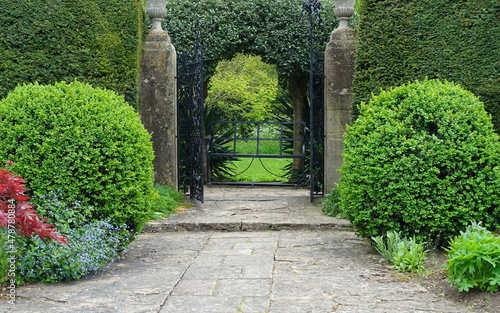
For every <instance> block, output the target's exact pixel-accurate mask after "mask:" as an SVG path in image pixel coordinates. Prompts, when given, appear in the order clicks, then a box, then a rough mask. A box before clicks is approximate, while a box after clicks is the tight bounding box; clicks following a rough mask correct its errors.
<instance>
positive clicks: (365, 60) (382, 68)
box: [354, 0, 500, 132]
mask: <svg viewBox="0 0 500 313" xmlns="http://www.w3.org/2000/svg"><path fill="white" fill-rule="evenodd" d="M356 9H357V13H358V18H359V20H358V40H359V42H358V49H357V64H356V77H355V80H354V93H355V101H354V102H355V107H357V106H358V105H359V103H361V102H362V101H367V100H368V99H369V98H370V95H371V93H375V94H378V93H379V91H380V88H384V89H388V88H390V87H395V86H399V85H402V84H405V83H406V82H409V81H414V80H417V79H419V80H421V79H425V78H426V77H427V78H429V79H432V78H440V79H447V80H448V81H453V82H455V83H459V84H461V85H462V86H463V87H464V88H466V89H467V90H469V91H471V92H473V93H474V94H476V95H478V96H479V97H480V98H481V100H482V101H483V102H484V103H485V107H486V110H487V111H488V112H489V113H491V114H492V115H493V123H494V125H495V129H496V131H497V132H500V75H499V73H500V23H499V20H500V2H499V1H498V0H453V1H450V0H357V8H356Z"/></svg>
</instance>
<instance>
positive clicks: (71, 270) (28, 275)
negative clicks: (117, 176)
mask: <svg viewBox="0 0 500 313" xmlns="http://www.w3.org/2000/svg"><path fill="white" fill-rule="evenodd" d="M65 235H66V236H68V237H69V238H68V240H67V241H68V244H67V245H65V244H62V243H60V242H55V241H52V240H51V241H44V240H41V239H40V238H39V237H38V236H34V237H31V238H26V239H25V240H24V242H23V246H22V251H23V253H22V254H21V255H20V256H19V258H18V268H19V275H20V276H21V277H22V279H23V280H24V281H39V282H44V283H55V282H60V281H69V280H75V279H81V278H88V277H89V276H90V275H92V274H95V273H98V272H100V271H104V270H106V269H107V268H108V267H109V265H110V264H111V263H113V262H114V261H115V260H116V259H118V258H119V256H120V254H121V252H123V251H124V247H126V245H127V243H128V242H129V241H130V232H129V231H128V230H127V229H126V225H121V226H119V227H117V226H114V225H112V224H110V223H109V222H106V221H96V222H92V223H88V224H85V225H83V226H81V227H78V228H74V229H71V230H70V231H68V232H67V233H65Z"/></svg>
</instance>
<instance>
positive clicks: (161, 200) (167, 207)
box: [149, 184, 184, 219]
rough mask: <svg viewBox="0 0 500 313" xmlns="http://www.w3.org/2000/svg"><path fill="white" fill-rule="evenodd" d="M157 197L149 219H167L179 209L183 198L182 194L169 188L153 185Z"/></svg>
mask: <svg viewBox="0 0 500 313" xmlns="http://www.w3.org/2000/svg"><path fill="white" fill-rule="evenodd" d="M154 188H155V190H156V192H157V193H158V197H156V198H155V201H154V203H153V205H152V211H151V214H150V215H149V218H150V219H159V218H167V217H169V216H170V215H171V214H172V213H174V212H175V210H176V209H177V208H178V207H179V205H180V203H181V202H182V200H183V198H184V194H183V193H181V192H179V191H177V190H175V189H173V188H172V187H170V186H162V185H157V184H156V185H155V186H154Z"/></svg>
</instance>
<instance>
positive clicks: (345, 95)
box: [324, 3, 356, 191]
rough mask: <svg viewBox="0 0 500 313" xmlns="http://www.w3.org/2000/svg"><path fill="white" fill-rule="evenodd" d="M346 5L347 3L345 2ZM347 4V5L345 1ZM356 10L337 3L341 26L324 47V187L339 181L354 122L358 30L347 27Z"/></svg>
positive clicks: (329, 187)
mask: <svg viewBox="0 0 500 313" xmlns="http://www.w3.org/2000/svg"><path fill="white" fill-rule="evenodd" d="M343 4H344V3H343ZM344 5H345V4H344ZM352 12H354V11H353V9H352V8H350V9H347V8H345V7H340V6H337V9H336V12H335V13H336V14H337V15H339V14H341V16H339V19H340V25H339V27H338V28H337V29H335V30H334V31H333V32H332V34H331V37H330V42H329V43H328V45H327V46H326V50H325V149H324V151H325V157H324V158H325V161H324V162H325V170H324V171H325V190H327V191H330V190H332V189H333V188H334V187H335V184H338V183H339V182H340V173H339V172H338V170H339V169H340V166H341V165H342V150H343V147H344V145H343V138H342V136H343V134H344V133H345V132H346V125H348V124H350V123H351V119H352V118H351V115H352V113H351V112H352V99H353V91H352V82H353V79H354V62H355V52H356V31H355V30H353V29H351V28H349V27H348V26H347V21H348V19H349V17H350V14H352Z"/></svg>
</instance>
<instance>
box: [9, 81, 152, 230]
mask: <svg viewBox="0 0 500 313" xmlns="http://www.w3.org/2000/svg"><path fill="white" fill-rule="evenodd" d="M0 146H1V147H2V149H1V150H0V159H4V160H12V161H14V165H13V166H12V170H13V171H15V172H16V173H18V174H19V175H21V176H22V177H23V178H24V179H25V180H26V182H27V187H28V189H29V190H30V192H31V193H32V195H33V196H34V198H35V199H39V198H42V197H43V196H46V195H49V194H50V193H51V192H56V191H57V192H60V193H62V194H63V195H64V196H65V197H66V198H67V199H66V200H67V201H68V202H75V201H81V203H82V205H84V206H92V207H93V208H94V209H93V210H92V211H91V213H90V214H91V216H90V217H89V219H90V220H110V221H111V222H112V223H113V224H114V225H116V226H120V225H121V224H123V223H124V224H126V225H127V226H128V228H129V229H130V230H133V231H138V230H139V229H140V228H141V227H142V225H143V224H144V223H145V221H146V219H147V216H148V213H149V208H150V205H151V204H150V203H151V200H152V199H153V198H154V195H155V191H154V188H153V165H152V160H153V157H154V155H153V148H152V145H151V142H150V136H149V134H148V132H147V131H146V130H145V129H144V127H143V125H142V123H141V121H140V117H139V115H138V114H137V113H136V112H135V111H134V109H133V108H132V107H131V106H130V105H128V104H127V103H126V102H125V101H124V99H123V97H122V96H118V95H117V94H115V93H114V92H112V91H108V90H103V89H99V88H93V87H92V86H90V85H87V84H84V83H80V82H73V83H69V84H68V83H57V84H55V85H48V86H42V85H38V84H29V85H24V86H19V87H17V88H16V89H15V90H14V91H13V92H11V93H10V94H9V95H8V96H7V97H6V98H5V99H4V100H2V101H0ZM75 208H77V207H75ZM87 213H89V212H87Z"/></svg>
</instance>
